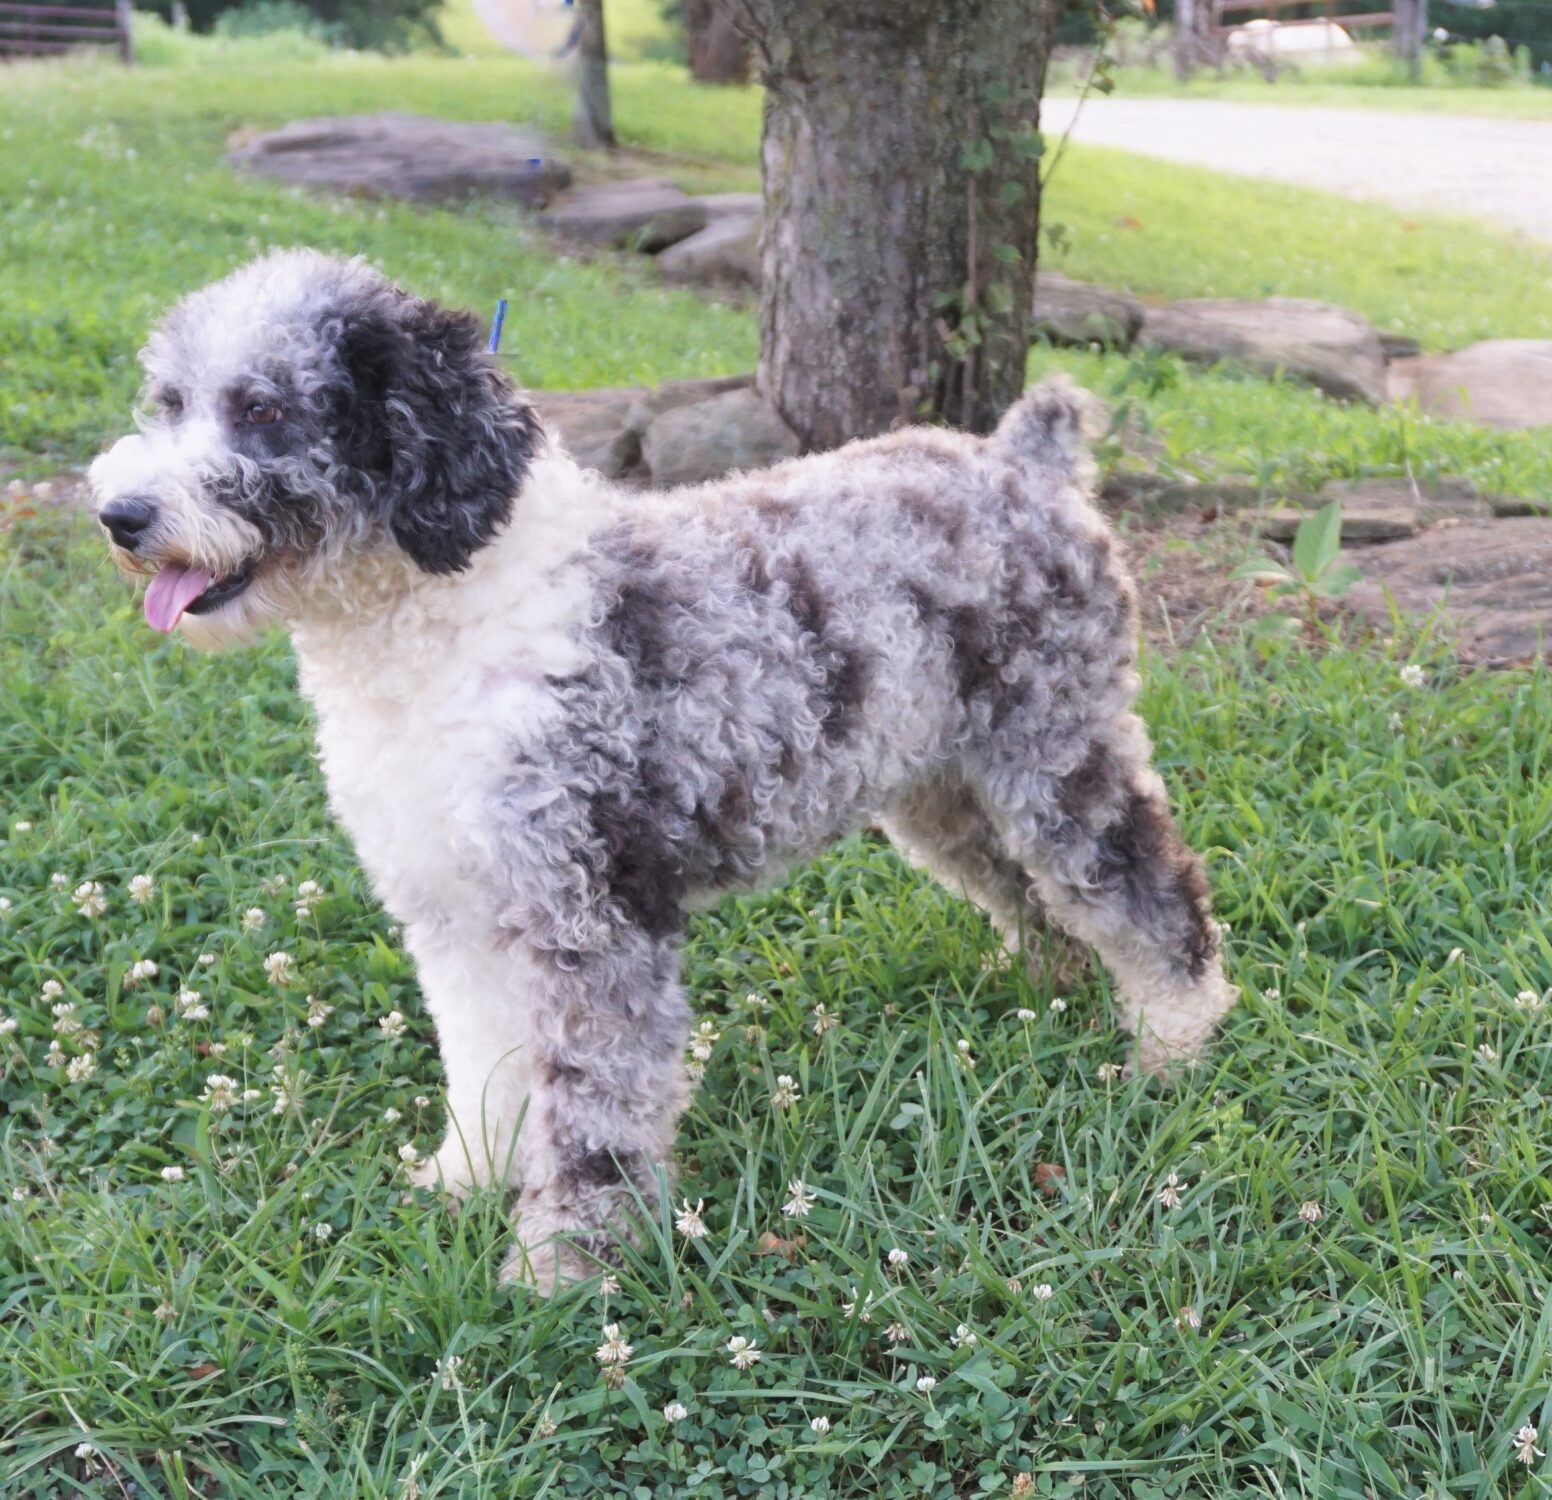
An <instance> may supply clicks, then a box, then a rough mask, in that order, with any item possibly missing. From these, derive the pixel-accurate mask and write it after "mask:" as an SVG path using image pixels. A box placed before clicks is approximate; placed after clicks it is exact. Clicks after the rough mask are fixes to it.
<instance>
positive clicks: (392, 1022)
mask: <svg viewBox="0 0 1552 1500" xmlns="http://www.w3.org/2000/svg"><path fill="white" fill-rule="evenodd" d="M406 1025H407V1023H406V1021H405V1019H404V1017H403V1016H402V1015H400V1014H399V1012H398V1011H396V1010H391V1011H389V1012H388V1014H387V1015H386V1016H381V1017H379V1018H378V1022H377V1029H378V1030H379V1031H380V1032H382V1034H383V1036H384V1038H385V1039H386V1040H388V1041H390V1042H396V1041H398V1039H399V1038H400V1037H401V1036H403V1035H404V1031H405V1027H406Z"/></svg>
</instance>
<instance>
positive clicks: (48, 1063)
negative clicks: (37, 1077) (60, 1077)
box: [43, 1036, 69, 1068]
mask: <svg viewBox="0 0 1552 1500" xmlns="http://www.w3.org/2000/svg"><path fill="white" fill-rule="evenodd" d="M67 1061H69V1059H68V1058H66V1056H65V1049H64V1048H63V1047H61V1046H60V1045H59V1038H58V1037H57V1036H56V1037H55V1038H54V1039H53V1041H51V1042H50V1043H49V1049H48V1051H47V1053H45V1054H44V1058H43V1066H44V1067H46V1068H62V1067H64V1065H65V1063H66V1062H67Z"/></svg>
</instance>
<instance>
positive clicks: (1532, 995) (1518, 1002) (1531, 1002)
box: [1514, 990, 1543, 1010]
mask: <svg viewBox="0 0 1552 1500" xmlns="http://www.w3.org/2000/svg"><path fill="white" fill-rule="evenodd" d="M1542 1003H1543V1002H1542V998H1541V996H1540V995H1538V994H1537V993H1536V992H1535V990H1521V991H1520V992H1519V994H1518V995H1516V996H1515V997H1514V1004H1515V1008H1516V1009H1517V1010H1540V1009H1541V1006H1542Z"/></svg>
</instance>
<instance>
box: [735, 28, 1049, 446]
mask: <svg viewBox="0 0 1552 1500" xmlns="http://www.w3.org/2000/svg"><path fill="white" fill-rule="evenodd" d="M732 4H733V6H734V9H735V11H736V13H737V14H738V16H739V19H740V24H741V25H742V26H743V27H744V29H745V30H746V31H747V33H748V34H749V36H750V37H751V39H752V40H753V42H754V44H755V57H756V62H757V64H758V66H759V68H760V71H761V74H762V75H763V79H764V82H765V89H766V93H765V122H764V136H763V172H764V183H765V233H764V241H763V261H764V266H763V271H764V291H763V296H762V304H761V339H760V373H759V383H760V388H761V390H762V391H763V392H764V393H765V395H766V396H767V397H768V398H769V399H771V400H772V401H773V402H774V403H775V404H776V406H777V408H778V409H779V410H780V411H781V414H782V416H783V417H784V418H785V419H786V421H787V422H788V423H789V424H790V426H791V427H792V428H793V430H794V431H795V432H796V433H797V434H798V436H799V437H800V438H801V439H802V440H803V442H804V444H805V445H806V446H808V447H809V448H829V447H833V446H835V445H836V444H838V443H843V442H845V441H847V440H848V439H849V438H853V437H858V436H863V435H867V434H872V433H877V432H883V431H886V430H887V429H889V428H891V427H894V426H898V425H901V424H903V423H908V422H913V421H920V420H941V421H945V422H949V423H952V424H954V425H956V426H961V427H966V428H969V429H970V430H972V431H975V432H985V431H988V430H990V428H991V427H992V426H994V425H995V423H996V421H997V418H998V417H999V416H1000V415H1001V413H1002V412H1003V411H1004V410H1005V409H1006V408H1007V407H1008V405H1009V404H1010V403H1011V402H1012V401H1013V400H1014V399H1016V397H1017V396H1018V394H1019V392H1020V391H1021V390H1022V389H1023V386H1024V369H1025V362H1026V359H1027V356H1028V351H1029V318H1030V304H1031V299H1032V297H1033V291H1034V270H1035V255H1036V249H1037V243H1038V237H1039V227H1040V152H1041V140H1040V135H1039V124H1040V95H1041V92H1042V89H1043V87H1044V82H1045V69H1046V59H1047V57H1048V55H1049V53H1050V49H1051V42H1052V36H1053V33H1054V29H1055V23H1056V17H1057V12H1058V10H1059V8H1060V0H951V3H948V0H845V3H837V0H732Z"/></svg>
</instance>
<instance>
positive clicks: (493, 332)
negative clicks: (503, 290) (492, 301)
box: [490, 297, 507, 354]
mask: <svg viewBox="0 0 1552 1500" xmlns="http://www.w3.org/2000/svg"><path fill="white" fill-rule="evenodd" d="M506 316H507V299H506V298H505V297H502V298H500V299H499V300H498V301H497V303H496V320H495V322H493V323H492V324H491V325H490V352H491V353H492V354H494V353H495V352H496V351H497V350H498V349H499V348H500V347H501V325H502V324H503V323H504V322H505V321H506Z"/></svg>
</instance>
